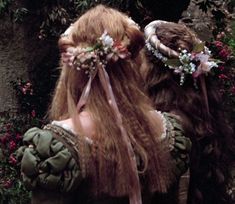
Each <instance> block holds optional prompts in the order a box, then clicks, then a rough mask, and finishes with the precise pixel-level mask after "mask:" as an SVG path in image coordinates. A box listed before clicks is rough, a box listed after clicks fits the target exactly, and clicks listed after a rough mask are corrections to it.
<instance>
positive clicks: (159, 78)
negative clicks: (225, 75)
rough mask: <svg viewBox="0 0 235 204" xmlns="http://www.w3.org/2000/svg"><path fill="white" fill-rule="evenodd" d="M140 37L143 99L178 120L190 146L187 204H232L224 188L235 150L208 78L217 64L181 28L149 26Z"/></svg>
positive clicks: (159, 24)
mask: <svg viewBox="0 0 235 204" xmlns="http://www.w3.org/2000/svg"><path fill="white" fill-rule="evenodd" d="M145 36H146V47H147V49H148V55H149V59H150V61H151V63H150V65H149V70H147V71H146V70H142V72H143V74H144V76H145V78H146V86H147V91H148V94H149V96H150V98H151V99H152V101H153V102H154V104H155V107H156V108H157V109H158V110H160V111H164V112H169V113H173V114H176V115H178V117H179V118H180V120H181V122H182V124H183V129H184V131H185V134H186V135H187V136H188V137H189V138H190V139H191V141H192V152H191V155H190V181H189V190H188V201H187V203H188V204H212V203H213V204H223V203H224V204H229V203H233V201H232V199H231V196H230V195H229V193H230V192H231V191H229V187H228V186H229V182H230V170H231V164H232V162H233V160H234V155H235V154H234V151H235V146H234V139H233V135H232V129H231V127H230V126H229V124H228V122H227V120H226V118H225V116H224V114H223V109H222V107H221V101H222V98H221V97H220V94H219V90H218V88H216V87H217V86H216V81H215V80H214V79H213V75H212V74H211V72H212V71H213V69H216V67H217V63H216V62H215V61H213V59H211V56H210V51H209V50H208V48H207V47H206V46H205V44H204V43H203V42H201V41H200V40H199V39H198V38H197V37H196V35H195V33H194V32H192V31H191V30H190V29H189V28H187V27H186V26H184V25H181V24H176V23H172V22H166V21H153V22H151V23H150V24H148V25H147V26H146V27H145ZM188 178H189V175H188Z"/></svg>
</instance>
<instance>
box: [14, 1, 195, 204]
mask: <svg viewBox="0 0 235 204" xmlns="http://www.w3.org/2000/svg"><path fill="white" fill-rule="evenodd" d="M144 42H145V41H144V35H143V33H142V32H140V30H139V28H138V26H137V25H136V24H135V23H134V22H133V21H132V20H131V19H130V18H128V17H127V16H126V15H125V14H123V13H120V12H118V11H117V10H114V9H111V8H108V7H105V6H102V5H99V6H96V7H94V8H92V9H91V10H89V11H87V12H86V13H85V14H84V15H82V16H81V17H80V18H79V19H78V20H77V21H76V22H75V23H74V24H72V25H71V26H70V27H69V28H68V29H67V30H66V31H65V33H64V34H62V36H61V37H60V39H59V48H60V51H61V74H60V78H59V80H58V83H57V86H56V89H55V94H54V97H53V100H52V104H51V107H50V119H51V121H52V122H51V123H50V124H48V125H46V126H45V127H44V128H43V129H39V128H32V129H30V130H29V131H27V132H26V133H25V135H24V138H23V142H24V146H23V147H21V148H20V149H19V150H18V158H19V160H21V171H22V176H23V181H24V183H25V185H26V187H27V188H28V189H31V190H32V203H33V204H35V203H40V204H41V203H43V204H50V203H57V204H75V203H79V204H88V203H93V204H96V203H97V204H98V203H99V204H102V203H106V204H107V203H109V204H118V203H120V204H128V203H130V204H141V203H143V204H147V203H153V201H154V200H156V197H155V195H156V194H157V192H158V193H162V192H166V191H167V190H168V187H169V186H170V185H171V183H173V182H174V181H175V180H176V179H177V178H178V177H179V176H180V175H181V174H182V173H184V171H186V169H187V165H188V155H189V151H190V146H191V143H190V140H189V139H188V138H186V137H185V136H184V132H183V130H182V128H181V126H180V125H179V124H178V123H177V119H176V118H173V117H171V116H170V115H167V114H164V115H163V114H160V113H158V112H157V111H155V110H154V108H153V107H152V105H151V103H150V101H149V99H148V98H147V97H146V96H145V94H144V92H143V87H142V84H143V82H142V81H141V80H140V79H141V77H140V73H139V67H141V66H142V61H143V57H144V56H143V55H142V54H141V52H142V51H141V50H142V48H143V47H144V45H145V43H144ZM179 166H180V167H181V168H179ZM158 203H161V202H158Z"/></svg>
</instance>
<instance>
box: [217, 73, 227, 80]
mask: <svg viewBox="0 0 235 204" xmlns="http://www.w3.org/2000/svg"><path fill="white" fill-rule="evenodd" d="M219 78H220V79H228V77H227V76H226V75H225V74H220V75H219Z"/></svg>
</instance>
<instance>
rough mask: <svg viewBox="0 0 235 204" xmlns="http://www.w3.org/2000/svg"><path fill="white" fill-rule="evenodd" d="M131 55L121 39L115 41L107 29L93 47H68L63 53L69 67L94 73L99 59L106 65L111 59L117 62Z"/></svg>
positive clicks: (63, 58) (64, 61)
mask: <svg viewBox="0 0 235 204" xmlns="http://www.w3.org/2000/svg"><path fill="white" fill-rule="evenodd" d="M129 56H130V53H129V52H128V50H127V48H126V46H124V45H123V44H122V43H121V42H119V41H114V40H113V38H112V37H110V35H108V33H107V31H105V32H104V33H103V34H102V36H101V37H100V38H99V39H97V42H96V44H95V45H94V46H92V47H86V48H81V47H69V48H67V50H66V52H65V53H62V61H63V63H65V64H67V65H68V66H69V67H73V68H76V69H77V70H84V71H85V73H87V74H92V73H94V71H95V70H96V67H97V66H96V63H97V62H98V61H99V63H101V64H102V65H103V66H105V65H106V64H107V63H108V62H109V61H113V62H116V61H117V60H118V59H125V58H127V57H129Z"/></svg>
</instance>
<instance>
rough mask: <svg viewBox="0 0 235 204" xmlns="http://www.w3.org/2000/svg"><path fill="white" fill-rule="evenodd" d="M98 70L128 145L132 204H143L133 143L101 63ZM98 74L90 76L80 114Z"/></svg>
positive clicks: (82, 96)
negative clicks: (124, 125)
mask: <svg viewBox="0 0 235 204" xmlns="http://www.w3.org/2000/svg"><path fill="white" fill-rule="evenodd" d="M97 69H98V76H99V79H100V82H101V84H102V87H103V89H104V91H105V94H106V97H107V99H108V103H109V105H110V106H111V108H112V109H113V111H114V115H115V118H116V122H117V125H118V127H119V128H120V131H121V135H122V137H121V138H120V139H122V140H123V141H124V144H126V148H127V152H128V157H129V158H130V165H131V171H132V174H131V175H132V184H133V186H132V189H130V195H129V200H130V204H142V199H141V188H140V181H139V176H138V169H137V163H136V158H135V153H134V150H133V148H132V145H131V141H130V139H129V137H128V135H127V132H126V129H125V128H124V127H123V122H122V116H121V113H120V111H119V109H118V106H117V102H116V100H115V96H114V93H113V90H112V87H111V84H110V79H109V76H108V73H107V72H106V70H105V69H104V67H103V66H102V64H100V63H97ZM96 74H97V71H96V73H95V74H94V75H92V76H90V78H89V80H88V82H87V84H86V86H85V88H84V89H83V92H82V95H81V97H80V99H79V101H78V104H77V110H78V112H79V111H80V109H81V107H82V106H84V105H85V104H86V102H87V99H88V97H89V94H90V90H91V83H92V81H93V79H94V77H95V76H96ZM135 189H137V190H135Z"/></svg>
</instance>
